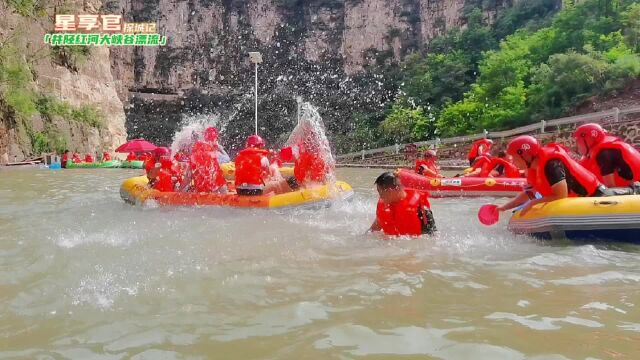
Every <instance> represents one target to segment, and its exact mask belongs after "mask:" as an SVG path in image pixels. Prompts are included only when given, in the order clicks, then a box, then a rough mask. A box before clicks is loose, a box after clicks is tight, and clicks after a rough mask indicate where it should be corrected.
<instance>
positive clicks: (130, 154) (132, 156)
mask: <svg viewBox="0 0 640 360" xmlns="http://www.w3.org/2000/svg"><path fill="white" fill-rule="evenodd" d="M135 159H136V154H134V153H132V152H130V153H129V154H127V161H134V160H135Z"/></svg>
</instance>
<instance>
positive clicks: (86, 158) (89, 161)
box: [84, 154, 93, 163]
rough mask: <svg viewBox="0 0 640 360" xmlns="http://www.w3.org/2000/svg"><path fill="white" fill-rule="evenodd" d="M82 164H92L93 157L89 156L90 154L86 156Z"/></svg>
mask: <svg viewBox="0 0 640 360" xmlns="http://www.w3.org/2000/svg"><path fill="white" fill-rule="evenodd" d="M84 162H88V163H92V162H93V156H91V155H90V154H87V155H86V156H85V157H84Z"/></svg>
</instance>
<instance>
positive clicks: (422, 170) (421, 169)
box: [415, 150, 442, 177]
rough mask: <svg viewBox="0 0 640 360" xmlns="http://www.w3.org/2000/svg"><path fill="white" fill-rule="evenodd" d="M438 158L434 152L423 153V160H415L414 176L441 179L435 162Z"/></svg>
mask: <svg viewBox="0 0 640 360" xmlns="http://www.w3.org/2000/svg"><path fill="white" fill-rule="evenodd" d="M437 160H438V156H437V154H436V152H435V151H434V150H427V151H425V152H424V158H422V159H418V160H416V169H415V171H416V174H420V175H424V176H427V177H442V175H440V170H439V169H438V165H437V164H436V161H437Z"/></svg>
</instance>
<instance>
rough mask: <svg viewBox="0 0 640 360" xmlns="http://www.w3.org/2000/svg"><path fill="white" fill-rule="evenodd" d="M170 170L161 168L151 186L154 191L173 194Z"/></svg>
mask: <svg viewBox="0 0 640 360" xmlns="http://www.w3.org/2000/svg"><path fill="white" fill-rule="evenodd" d="M171 177H172V175H171V170H168V169H165V168H162V169H160V171H158V179H157V181H156V182H155V185H154V186H153V188H154V189H156V190H158V191H162V192H173V191H174V189H173V179H172V178H171Z"/></svg>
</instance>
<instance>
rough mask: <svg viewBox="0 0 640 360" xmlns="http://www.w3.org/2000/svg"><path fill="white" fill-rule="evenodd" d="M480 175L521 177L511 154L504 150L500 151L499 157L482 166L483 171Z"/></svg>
mask: <svg viewBox="0 0 640 360" xmlns="http://www.w3.org/2000/svg"><path fill="white" fill-rule="evenodd" d="M478 176H480V177H507V178H519V177H521V175H520V170H518V167H517V166H515V164H513V162H512V159H511V156H510V155H508V154H507V153H506V152H505V151H504V150H500V151H499V152H498V156H497V157H493V158H491V161H490V162H489V163H488V164H486V165H484V166H483V167H482V171H480V174H479V175H478Z"/></svg>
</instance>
